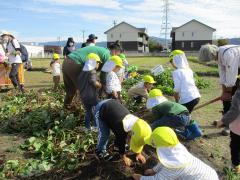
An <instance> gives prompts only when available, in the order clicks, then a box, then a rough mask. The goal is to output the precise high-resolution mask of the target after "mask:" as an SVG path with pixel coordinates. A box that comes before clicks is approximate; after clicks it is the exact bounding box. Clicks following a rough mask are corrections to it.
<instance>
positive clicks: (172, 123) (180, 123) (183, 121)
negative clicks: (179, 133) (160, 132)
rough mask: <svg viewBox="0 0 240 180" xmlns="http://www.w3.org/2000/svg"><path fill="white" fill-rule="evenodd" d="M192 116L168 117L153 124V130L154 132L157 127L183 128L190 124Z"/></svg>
mask: <svg viewBox="0 0 240 180" xmlns="http://www.w3.org/2000/svg"><path fill="white" fill-rule="evenodd" d="M190 121H191V116H190V115H189V114H184V113H182V114H179V115H166V116H163V117H162V118H160V119H158V120H156V121H154V122H153V123H152V124H151V128H152V129H153V130H154V129H156V128H157V127H161V126H167V127H171V128H174V129H175V128H181V127H185V126H187V125H189V124H190Z"/></svg>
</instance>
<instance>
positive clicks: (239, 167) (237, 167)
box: [234, 165, 240, 174]
mask: <svg viewBox="0 0 240 180" xmlns="http://www.w3.org/2000/svg"><path fill="white" fill-rule="evenodd" d="M234 172H235V173H236V174H240V165H238V166H236V167H235V168H234Z"/></svg>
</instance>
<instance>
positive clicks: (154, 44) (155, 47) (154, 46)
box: [149, 40, 163, 52]
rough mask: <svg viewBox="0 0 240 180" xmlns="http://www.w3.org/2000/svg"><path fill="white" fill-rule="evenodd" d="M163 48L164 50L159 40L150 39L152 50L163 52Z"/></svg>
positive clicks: (150, 48) (150, 49)
mask: <svg viewBox="0 0 240 180" xmlns="http://www.w3.org/2000/svg"><path fill="white" fill-rule="evenodd" d="M162 50H163V46H162V45H161V44H160V43H159V42H157V41H153V40H149V51H150V52H161V51H162Z"/></svg>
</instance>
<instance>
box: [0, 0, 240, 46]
mask: <svg viewBox="0 0 240 180" xmlns="http://www.w3.org/2000/svg"><path fill="white" fill-rule="evenodd" d="M169 1H170V4H171V5H170V18H169V20H170V23H171V24H170V26H174V27H175V26H180V25H182V24H184V23H186V22H187V21H190V20H191V19H196V20H199V21H201V22H203V23H205V24H207V25H209V26H211V27H213V28H216V29H217V31H216V33H215V37H217V38H218V37H240V31H239V29H240V23H239V19H240V0H204V1H203V0H169ZM162 5H163V0H121V1H120V0H8V1H6V0H0V6H1V11H0V23H1V26H0V30H7V31H10V32H12V33H14V34H15V35H16V36H17V38H18V39H19V40H20V41H38V42H41V41H52V40H57V37H61V40H64V39H66V38H67V37H68V36H72V37H74V39H75V40H76V41H82V32H81V31H82V30H85V36H86V35H88V34H90V33H94V34H96V35H97V36H98V37H99V41H103V40H106V36H105V34H104V32H105V31H106V30H107V29H109V28H111V27H112V26H113V20H116V21H117V23H120V22H121V21H126V22H128V23H130V24H132V25H134V26H136V27H146V28H147V30H148V34H149V35H150V36H156V37H159V36H160V30H161V24H162Z"/></svg>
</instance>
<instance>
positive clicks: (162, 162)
mask: <svg viewBox="0 0 240 180" xmlns="http://www.w3.org/2000/svg"><path fill="white" fill-rule="evenodd" d="M145 143H146V144H148V145H150V146H152V147H154V148H156V153H157V157H158V160H159V162H158V164H157V165H156V166H155V167H153V168H152V169H147V170H145V173H144V174H145V175H144V176H142V175H140V174H134V175H133V178H134V179H135V180H140V179H141V180H160V179H187V180H200V179H201V180H210V179H211V180H218V175H217V173H216V171H215V170H214V169H213V168H211V167H210V166H208V165H207V164H205V163H204V162H202V161H201V160H200V159H198V158H196V157H195V156H193V155H192V154H191V153H189V152H188V150H187V149H186V148H185V147H184V146H183V145H182V144H181V143H180V142H179V140H178V138H177V136H176V134H175V132H174V131H173V130H172V129H171V128H169V127H158V128H156V129H155V130H154V131H153V133H152V134H151V136H150V137H149V138H146V139H145Z"/></svg>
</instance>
